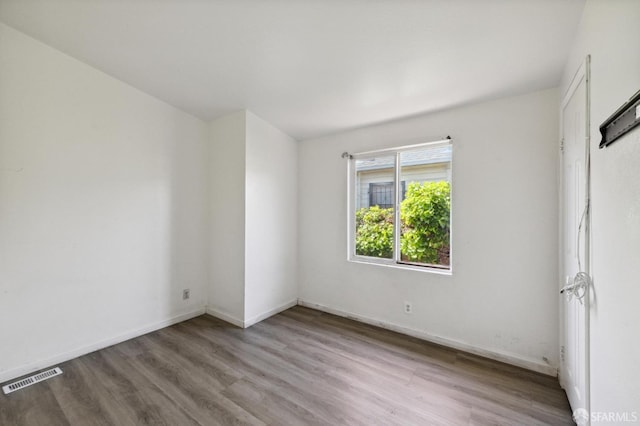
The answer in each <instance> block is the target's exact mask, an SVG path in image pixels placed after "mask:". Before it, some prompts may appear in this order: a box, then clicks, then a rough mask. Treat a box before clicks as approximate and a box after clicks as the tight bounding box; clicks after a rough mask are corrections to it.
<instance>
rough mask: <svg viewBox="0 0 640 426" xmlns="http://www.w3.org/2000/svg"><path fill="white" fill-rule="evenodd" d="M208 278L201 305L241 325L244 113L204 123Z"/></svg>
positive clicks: (243, 262)
mask: <svg viewBox="0 0 640 426" xmlns="http://www.w3.org/2000/svg"><path fill="white" fill-rule="evenodd" d="M210 131H211V134H210V139H211V140H210V145H211V151H210V161H209V168H210V179H209V184H210V193H209V204H210V215H211V234H210V239H211V257H210V259H209V262H208V263H209V265H210V271H211V282H210V285H209V298H208V303H207V311H208V312H209V313H211V314H213V315H216V316H218V317H220V318H222V319H224V320H226V321H229V322H231V323H233V324H236V325H240V326H241V325H242V324H243V322H244V318H245V313H244V282H245V271H244V268H245V170H246V166H245V163H246V160H245V156H246V143H245V140H246V116H245V112H244V111H240V112H237V113H234V114H230V115H227V116H225V117H222V118H219V119H217V120H215V121H213V122H211V123H210Z"/></svg>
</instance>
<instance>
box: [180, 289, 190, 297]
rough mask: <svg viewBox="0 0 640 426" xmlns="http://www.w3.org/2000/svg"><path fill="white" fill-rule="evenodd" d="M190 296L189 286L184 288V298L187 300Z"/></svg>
mask: <svg viewBox="0 0 640 426" xmlns="http://www.w3.org/2000/svg"><path fill="white" fill-rule="evenodd" d="M189 297H191V290H189V289H188V288H185V289H184V290H182V300H187V299H188V298H189Z"/></svg>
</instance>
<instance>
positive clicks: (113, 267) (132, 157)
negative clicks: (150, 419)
mask: <svg viewBox="0 0 640 426" xmlns="http://www.w3.org/2000/svg"><path fill="white" fill-rule="evenodd" d="M206 143H207V127H206V124H205V123H203V122H202V121H200V120H198V119H196V118H194V117H192V116H190V115H188V114H185V113H183V112H180V111H179V110H177V109H175V108H173V107H171V106H169V105H167V104H165V103H163V102H160V101H158V100H156V99H155V98H152V97H150V96H148V95H146V94H144V93H142V92H140V91H138V90H136V89H134V88H132V87H130V86H127V85H125V84H124V83H122V82H119V81H117V80H115V79H113V78H111V77H109V76H108V75H105V74H104V73H102V72H99V71H97V70H95V69H93V68H91V67H89V66H87V65H84V64H82V63H80V62H78V61H76V60H74V59H72V58H70V57H68V56H66V55H64V54H62V53H60V52H59V51H56V50H54V49H51V48H49V47H47V46H46V45H44V44H41V43H40V42H37V41H35V40H33V39H31V38H29V37H27V36H25V35H23V34H21V33H19V32H17V31H15V30H13V29H11V28H9V27H7V26H5V25H3V24H0V324H1V326H0V341H1V342H2V344H1V345H0V382H1V381H3V380H5V379H8V378H12V377H15V376H17V375H20V374H22V373H26V372H30V371H32V370H35V369H37V368H40V367H45V366H47V365H50V364H51V363H53V362H58V361H60V360H62V359H65V358H68V357H70V356H77V355H79V354H81V353H83V352H86V351H88V350H91V349H95V348H96V347H100V346H103V345H105V344H109V343H113V342H114V341H118V340H121V339H124V338H127V337H130V336H132V335H135V334H137V333H140V332H142V331H144V330H149V329H151V328H154V327H159V326H162V325H165V324H166V323H167V322H171V321H174V320H178V319H184V318H185V316H189V315H193V314H194V313H198V312H202V310H203V306H204V303H205V302H204V301H205V298H206V294H205V290H206V281H207V269H206V266H205V265H206V263H207V250H208V242H207V237H208V236H207V233H206V224H207V217H206V203H205V201H204V200H205V199H206V190H205V189H206V181H207V179H206ZM187 287H188V288H190V289H191V299H190V300H188V301H186V302H184V301H183V300H182V289H183V288H187Z"/></svg>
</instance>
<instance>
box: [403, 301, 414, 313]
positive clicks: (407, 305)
mask: <svg viewBox="0 0 640 426" xmlns="http://www.w3.org/2000/svg"><path fill="white" fill-rule="evenodd" d="M412 312H413V306H411V302H404V313H405V314H410V313H412Z"/></svg>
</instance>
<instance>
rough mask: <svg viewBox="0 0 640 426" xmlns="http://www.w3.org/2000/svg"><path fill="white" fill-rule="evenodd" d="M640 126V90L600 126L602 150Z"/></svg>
mask: <svg viewBox="0 0 640 426" xmlns="http://www.w3.org/2000/svg"><path fill="white" fill-rule="evenodd" d="M638 125H640V90H639V91H638V92H636V94H635V95H633V96H632V97H631V99H629V101H627V102H625V103H624V105H622V106H621V107H620V108H618V110H617V111H616V112H614V113H613V114H612V115H611V117H609V118H607V119H606V120H605V122H604V123H602V124H601V125H600V133H601V134H602V140H601V141H600V148H604V147H606V146H609V145H611V144H612V143H613V142H615V141H616V140H617V139H618V138H620V137H622V136H623V135H625V134H626V133H628V132H630V131H631V130H633V128H634V127H636V126H638Z"/></svg>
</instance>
